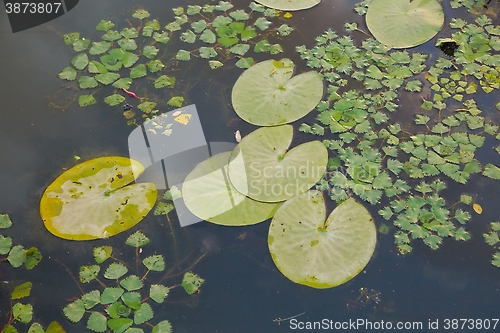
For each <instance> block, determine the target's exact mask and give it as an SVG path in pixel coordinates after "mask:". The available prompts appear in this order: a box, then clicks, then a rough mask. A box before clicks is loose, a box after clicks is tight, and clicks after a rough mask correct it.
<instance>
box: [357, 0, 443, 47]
mask: <svg viewBox="0 0 500 333" xmlns="http://www.w3.org/2000/svg"><path fill="white" fill-rule="evenodd" d="M443 23H444V13H443V8H442V7H441V4H440V3H439V2H438V1H437V0H412V1H411V2H410V0H374V1H373V2H372V3H371V4H370V7H368V12H367V13H366V24H367V26H368V29H369V30H370V32H371V33H372V34H373V36H375V38H376V39H377V40H378V41H379V42H381V43H382V44H385V45H387V46H388V47H391V48H407V47H413V46H417V45H420V44H423V43H425V42H426V41H428V40H429V39H431V38H432V37H434V36H435V35H436V34H437V33H438V32H439V30H441V27H442V26H443Z"/></svg>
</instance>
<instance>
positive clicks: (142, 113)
mask: <svg viewBox="0 0 500 333" xmlns="http://www.w3.org/2000/svg"><path fill="white" fill-rule="evenodd" d="M306 2H307V1H306ZM172 11H173V13H174V15H175V19H174V20H173V21H171V22H169V23H168V24H166V25H163V26H162V24H160V22H159V21H158V19H151V14H150V13H149V12H148V11H147V10H144V9H138V10H136V11H135V12H134V13H133V14H132V18H131V19H129V20H127V21H128V22H129V24H130V25H131V26H128V27H126V28H123V29H121V30H120V29H119V28H118V27H117V26H116V24H115V23H113V22H111V21H109V20H101V21H100V22H99V23H98V24H97V26H96V30H98V31H101V32H102V33H103V34H102V36H101V40H100V41H92V40H90V39H88V38H84V37H83V36H81V35H80V33H79V32H71V33H68V34H65V35H64V36H63V39H64V42H65V43H66V44H67V45H69V46H71V47H72V48H73V51H74V52H76V53H77V54H76V55H75V56H74V57H73V58H72V60H71V65H72V66H67V67H64V68H63V69H62V71H61V72H60V73H59V78H61V79H63V80H67V81H76V82H77V84H76V85H77V87H75V89H77V90H79V92H77V94H76V96H75V97H74V98H73V100H72V101H70V103H69V104H66V105H58V104H57V103H54V102H53V103H52V104H53V105H54V106H57V107H60V108H63V109H65V108H67V107H69V105H71V103H72V102H73V101H75V100H76V99H78V104H79V106H80V107H88V106H91V105H94V104H96V103H97V102H98V101H99V100H101V99H102V100H103V101H104V102H105V103H106V104H107V105H109V106H113V107H116V106H120V105H121V107H122V109H123V115H124V117H125V118H126V119H127V123H128V124H135V123H137V120H140V119H151V118H152V117H154V116H155V115H156V114H158V113H159V112H160V110H161V109H164V108H168V107H169V106H175V107H181V106H182V105H185V102H186V101H185V97H184V96H183V95H184V94H185V93H186V92H187V91H189V90H190V89H191V88H192V87H191V86H190V85H189V84H185V83H182V82H180V83H179V82H177V81H176V77H175V76H174V75H173V74H174V73H175V72H176V71H178V70H180V69H182V68H183V67H182V63H185V62H187V61H190V60H191V59H195V58H198V59H199V60H205V61H206V63H207V65H208V66H209V68H211V69H213V70H215V69H218V68H220V67H222V66H223V65H224V64H226V63H228V62H230V63H231V64H234V65H235V66H237V67H239V68H249V67H250V66H252V65H253V63H254V60H253V57H252V54H261V53H270V54H273V55H274V54H279V53H282V52H283V48H282V46H281V45H280V44H279V43H271V42H270V40H278V39H279V37H284V36H287V35H289V34H290V33H291V32H292V31H293V28H292V27H291V26H289V25H288V24H286V23H283V22H279V20H278V19H277V17H279V16H280V12H279V11H277V10H276V9H272V8H268V7H265V6H263V5H261V4H257V3H255V2H251V3H250V5H249V6H248V7H247V8H243V9H236V8H234V6H233V5H232V4H231V3H230V2H226V1H220V2H219V3H218V4H215V5H209V4H206V5H204V6H199V5H189V6H186V7H176V8H173V9H172ZM276 36H279V37H278V38H276ZM173 40H175V41H181V42H182V43H183V44H185V47H183V48H180V49H178V50H176V51H175V52H174V53H172V52H170V50H169V47H170V44H172V43H173ZM233 59H235V60H233ZM236 60H237V61H236ZM150 88H154V89H153V91H151V90H150ZM100 90H103V91H105V93H104V94H108V95H107V96H103V97H100V95H102V94H103V92H100ZM98 95H99V97H98V98H97V99H96V96H98ZM55 97H57V94H56V95H55V96H54V98H55ZM136 110H138V111H136Z"/></svg>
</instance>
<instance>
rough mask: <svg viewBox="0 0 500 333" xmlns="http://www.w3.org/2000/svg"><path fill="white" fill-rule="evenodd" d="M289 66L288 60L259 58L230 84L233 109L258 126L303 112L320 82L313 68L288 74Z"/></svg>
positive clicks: (285, 120) (318, 96)
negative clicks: (257, 61) (260, 59)
mask: <svg viewBox="0 0 500 333" xmlns="http://www.w3.org/2000/svg"><path fill="white" fill-rule="evenodd" d="M293 69H294V64H293V62H292V61H291V60H289V59H282V60H280V61H276V60H267V61H263V62H261V63H259V64H256V65H254V66H252V67H251V68H249V69H248V70H246V71H245V72H244V73H243V74H242V75H241V76H240V77H239V78H238V80H237V81H236V83H235V85H234V87H233V92H232V101H233V107H234V109H235V111H236V113H237V114H238V115H239V116H240V117H241V118H243V119H244V120H245V121H247V122H249V123H251V124H255V125H260V126H274V125H278V124H283V123H288V122H292V121H295V120H297V119H299V118H301V117H303V116H304V115H305V114H307V113H308V112H309V111H310V110H311V109H312V108H313V107H314V106H315V105H316V104H317V103H318V102H319V101H320V99H321V97H322V95H323V82H322V80H321V77H320V76H319V75H318V74H317V73H315V72H307V73H303V74H300V75H296V76H295V77H293V78H292V74H293ZM256 82H259V84H256Z"/></svg>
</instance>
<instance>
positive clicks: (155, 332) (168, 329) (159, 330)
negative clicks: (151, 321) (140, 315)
mask: <svg viewBox="0 0 500 333" xmlns="http://www.w3.org/2000/svg"><path fill="white" fill-rule="evenodd" d="M151 333H172V325H171V324H170V322H169V321H168V320H163V321H160V322H159V323H158V324H156V325H155V326H154V327H153V329H152V331H151Z"/></svg>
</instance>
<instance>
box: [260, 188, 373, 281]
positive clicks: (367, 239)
mask: <svg viewBox="0 0 500 333" xmlns="http://www.w3.org/2000/svg"><path fill="white" fill-rule="evenodd" d="M325 215H326V208H325V202H324V199H323V195H322V194H321V192H319V191H308V192H306V193H302V194H299V195H297V196H295V197H293V198H292V199H290V200H288V201H287V202H285V203H284V204H283V206H281V207H280V209H278V211H277V212H276V214H275V215H274V218H273V220H272V222H271V226H270V227H269V238H268V244H269V250H270V252H271V256H272V258H273V261H274V263H275V264H276V266H277V267H278V269H279V270H280V271H281V273H283V274H284V275H285V276H286V277H287V278H289V279H290V280H292V281H293V282H295V283H299V284H304V285H307V286H310V287H313V288H332V287H336V286H338V285H340V284H343V283H345V282H347V281H349V280H350V279H352V278H353V277H355V276H356V275H357V274H358V273H359V272H361V270H362V269H363V268H364V267H365V266H366V264H367V263H368V261H370V258H371V257H372V255H373V252H374V250H375V245H376V239H377V232H376V228H375V224H374V223H373V218H372V217H371V215H370V213H369V212H368V211H367V210H366V208H365V207H364V206H363V205H362V204H360V203H358V202H356V200H354V199H353V198H350V199H347V200H346V201H344V202H343V203H341V204H340V205H338V206H337V208H335V210H334V211H333V212H332V213H331V214H330V216H329V217H328V219H326V221H325Z"/></svg>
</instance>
